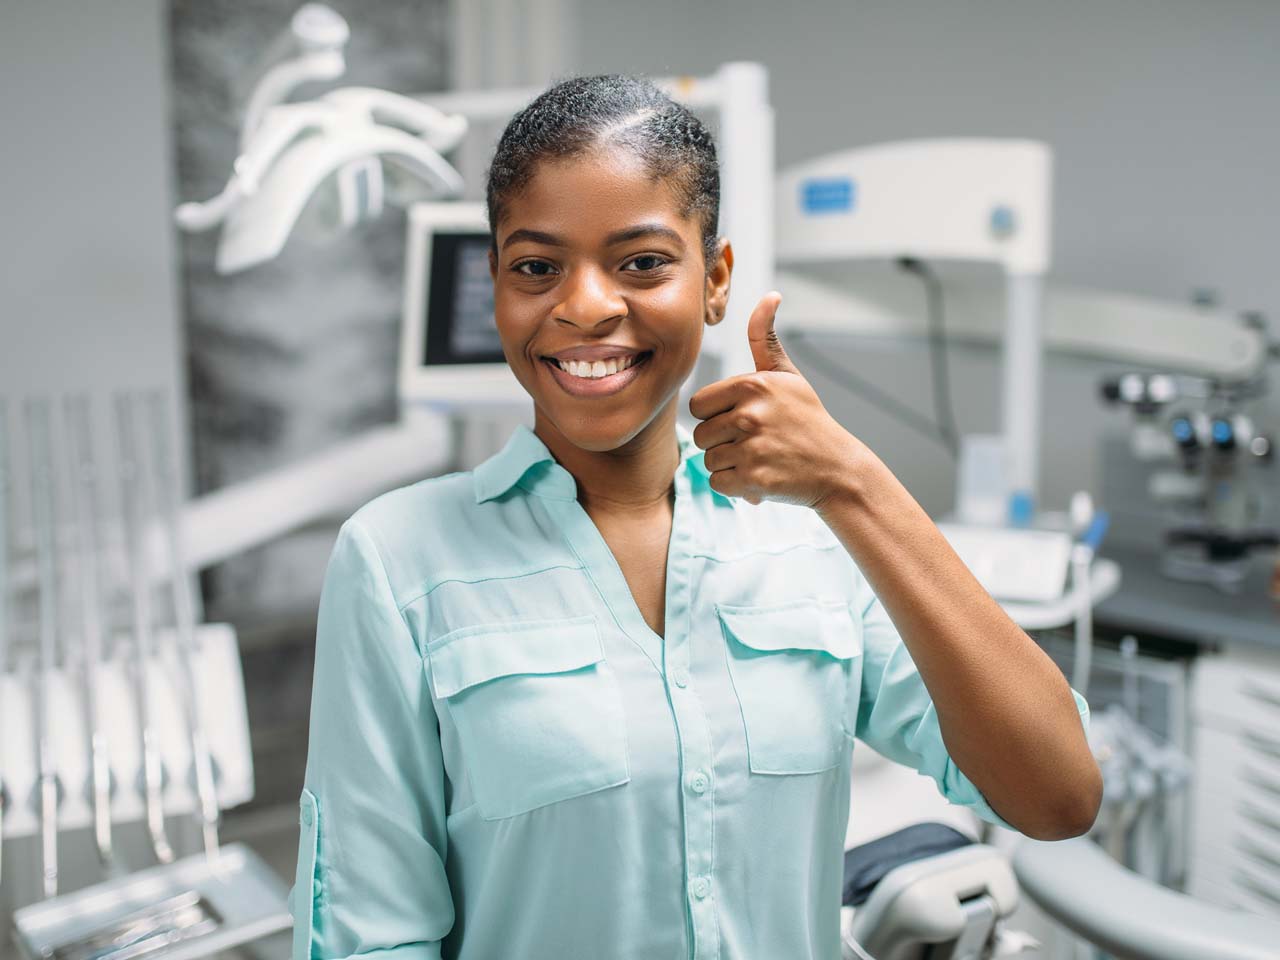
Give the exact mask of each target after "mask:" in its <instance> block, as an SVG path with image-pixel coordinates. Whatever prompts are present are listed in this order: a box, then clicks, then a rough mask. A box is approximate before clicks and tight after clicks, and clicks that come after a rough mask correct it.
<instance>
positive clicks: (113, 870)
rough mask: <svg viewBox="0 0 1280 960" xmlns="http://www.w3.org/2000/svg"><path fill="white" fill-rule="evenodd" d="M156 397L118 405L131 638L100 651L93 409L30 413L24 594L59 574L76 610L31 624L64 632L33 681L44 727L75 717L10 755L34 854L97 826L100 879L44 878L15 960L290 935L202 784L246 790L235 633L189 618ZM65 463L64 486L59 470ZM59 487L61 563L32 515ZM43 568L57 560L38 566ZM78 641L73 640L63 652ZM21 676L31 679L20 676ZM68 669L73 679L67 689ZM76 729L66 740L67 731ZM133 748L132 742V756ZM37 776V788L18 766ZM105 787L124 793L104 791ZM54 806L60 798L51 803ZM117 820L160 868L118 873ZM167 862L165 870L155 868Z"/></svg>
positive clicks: (181, 948) (136, 957)
mask: <svg viewBox="0 0 1280 960" xmlns="http://www.w3.org/2000/svg"><path fill="white" fill-rule="evenodd" d="M162 397H163V394H159V393H157V394H155V395H151V396H147V397H145V398H144V396H143V395H141V394H134V393H127V394H126V393H122V394H120V395H118V396H116V397H115V403H114V412H115V419H116V431H115V433H116V437H117V439H118V442H119V451H118V457H117V459H118V460H119V462H120V466H121V473H120V477H121V481H122V486H123V488H124V489H123V493H124V497H123V506H124V509H123V520H124V524H123V526H124V534H125V537H124V541H125V543H124V546H125V552H126V553H127V555H128V556H127V558H126V559H127V561H128V565H129V567H130V571H129V575H128V580H129V585H130V587H131V590H130V593H131V603H130V612H131V621H132V627H133V630H132V637H131V638H129V640H128V641H126V642H117V643H115V644H113V645H112V650H111V651H109V652H105V653H104V651H103V649H102V648H103V647H104V646H105V642H106V640H107V639H108V634H109V628H110V617H109V612H110V611H109V607H108V604H107V602H106V601H107V599H108V594H109V593H110V590H111V585H112V581H113V579H114V578H113V576H112V575H111V571H110V570H109V569H106V568H105V567H104V564H105V562H106V561H105V559H104V558H105V557H106V556H107V553H106V551H105V547H106V546H107V545H108V543H109V541H110V540H111V537H110V536H109V534H108V532H107V524H106V521H104V520H102V517H103V516H104V515H105V514H104V511H103V509H102V506H103V505H102V503H100V502H99V500H100V497H99V493H100V491H101V484H100V483H98V482H97V480H98V478H97V476H96V472H95V469H94V467H95V463H96V458H97V453H98V451H97V450H96V449H95V443H94V440H95V431H94V429H93V416H92V410H91V407H90V405H89V402H88V400H87V398H85V397H76V398H72V399H67V400H66V401H64V402H63V403H62V404H60V405H59V408H58V410H54V411H53V413H55V414H56V413H58V412H59V411H61V412H62V413H63V414H64V421H58V420H56V419H55V418H54V417H53V416H52V415H51V414H50V410H49V407H50V404H49V402H48V401H41V403H40V404H38V405H35V406H34V407H33V408H32V412H31V413H30V414H29V419H31V420H32V424H31V426H30V427H29V434H30V436H31V438H32V441H33V442H32V456H31V458H30V460H31V465H32V471H33V473H32V477H31V483H32V495H33V503H34V504H35V506H36V507H37V508H38V509H37V511H36V513H37V517H36V519H37V521H38V527H37V538H36V539H37V561H38V563H37V566H38V567H40V569H41V571H42V573H41V577H40V578H39V579H38V580H37V582H36V584H35V587H34V588H33V594H34V589H40V591H41V592H40V595H39V596H38V598H37V599H39V601H40V605H41V606H42V607H43V606H44V605H46V604H47V600H46V597H48V596H53V595H54V594H53V591H51V590H48V589H45V585H46V582H47V581H49V580H50V579H51V572H50V569H49V568H50V567H51V566H52V568H53V569H52V579H53V582H54V584H55V585H60V584H62V581H61V580H60V578H61V577H63V576H65V578H66V580H65V585H64V586H63V587H62V588H63V589H65V590H66V591H68V592H67V596H66V598H65V599H66V600H68V601H78V603H79V605H80V607H81V610H82V616H81V617H79V618H77V617H75V616H72V617H70V618H69V619H59V620H52V619H50V618H49V617H48V616H44V617H42V619H41V625H42V626H43V625H44V624H48V623H53V624H54V625H55V630H54V631H53V632H52V633H50V632H49V631H48V630H45V631H44V632H45V633H50V635H51V636H52V638H53V640H54V641H55V644H56V641H57V639H58V638H59V637H63V636H65V637H67V639H68V643H67V646H68V647H70V648H72V649H68V650H65V651H63V652H62V658H61V659H62V665H61V668H58V666H57V664H56V663H55V664H54V669H49V668H48V667H47V666H46V664H48V663H49V662H50V661H51V659H53V660H56V651H55V653H53V654H50V652H48V651H47V650H44V651H42V654H41V657H39V658H37V665H38V667H39V678H40V679H41V680H42V684H43V685H44V686H49V687H51V688H52V690H53V696H57V697H58V698H59V699H57V700H56V701H54V703H55V706H56V708H57V709H56V712H54V714H53V717H54V719H55V720H56V719H59V718H61V717H63V716H69V715H70V714H71V713H74V712H76V711H78V710H80V709H84V710H85V719H84V722H83V723H81V722H78V721H77V722H72V723H67V724H63V725H62V726H58V727H56V728H54V729H53V730H52V733H54V734H57V735H56V736H50V724H49V722H47V721H46V722H44V723H43V724H37V723H32V726H33V727H35V726H37V725H39V736H38V737H36V736H35V735H32V736H30V737H28V736H26V734H25V732H24V733H23V740H24V742H25V741H26V740H28V739H39V740H40V741H41V742H42V743H50V744H51V748H50V749H49V750H46V751H45V753H44V754H43V755H42V756H43V757H44V759H42V760H39V761H37V760H36V759H35V756H36V753H37V749H36V748H32V749H31V750H30V751H29V753H28V754H24V755H21V756H19V757H18V763H17V765H16V771H17V779H18V781H20V782H22V783H24V784H26V785H27V786H26V790H24V795H26V792H28V791H30V792H34V793H35V794H36V795H37V796H42V797H43V798H44V799H45V808H44V809H45V811H46V815H45V816H44V817H43V818H42V819H41V821H40V824H39V826H40V827H43V828H46V829H45V832H44V839H45V842H46V845H47V844H48V842H49V835H48V829H47V828H48V827H52V828H53V829H54V830H55V831H56V828H58V827H61V828H63V829H71V828H73V827H79V826H82V825H84V824H85V823H89V824H90V825H92V826H93V827H94V832H95V833H94V835H95V841H96V843H97V847H98V854H99V857H100V858H101V859H102V860H103V864H104V867H105V870H106V873H107V878H106V879H104V880H103V881H102V882H100V883H96V884H93V885H91V886H88V887H85V888H83V889H79V890H76V891H75V892H74V893H69V894H61V895H58V896H52V897H50V896H49V893H50V892H51V891H52V887H51V885H50V884H49V882H48V880H49V876H50V875H49V873H48V869H47V867H46V869H45V874H44V878H45V880H46V884H45V892H46V898H45V899H43V900H41V901H40V902H38V903H32V904H29V905H27V906H23V907H20V908H19V909H17V910H16V911H15V912H14V914H13V919H14V932H15V940H16V942H17V944H18V946H19V947H20V948H21V950H22V953H23V955H24V956H25V957H26V958H27V960H162V958H163V960H197V958H199V957H204V956H216V955H227V951H232V950H234V949H235V948H236V947H237V946H238V945H240V944H244V943H248V942H251V941H254V940H258V939H261V938H263V937H266V936H269V935H271V934H274V933H277V932H279V931H281V930H284V929H287V928H288V926H289V923H290V916H289V912H288V908H287V899H286V890H285V887H284V885H283V884H282V883H281V881H280V879H279V878H278V877H277V876H275V874H274V873H273V872H272V871H271V869H270V868H269V867H268V866H267V865H266V864H265V863H264V862H263V861H262V859H261V858H260V857H259V856H257V855H256V854H255V853H253V851H251V850H249V849H248V848H247V847H245V846H244V845H243V844H230V845H227V846H223V847H220V846H219V841H218V836H217V832H216V827H217V820H218V812H219V809H220V808H219V806H218V802H219V799H220V798H219V797H218V795H217V794H216V793H215V791H214V787H215V785H216V784H218V783H219V782H220V785H221V787H222V794H223V795H222V797H221V800H222V801H223V802H225V803H226V804H227V805H228V806H232V805H235V804H238V803H242V802H244V801H245V800H247V799H249V798H250V797H251V796H252V771H251V765H250V761H249V742H248V725H247V719H246V715H245V704H244V692H243V686H242V680H241V675H240V663H239V658H238V654H237V649H236V641H235V635H234V632H233V631H231V630H230V629H229V628H228V627H226V625H223V624H197V619H198V607H197V599H196V597H195V596H194V592H193V589H192V585H191V583H190V570H189V569H188V568H187V567H186V565H185V561H184V551H183V549H182V543H181V540H180V537H179V535H178V531H177V530H176V528H175V524H174V519H175V518H176V517H177V515H178V504H179V502H180V496H179V491H178V489H177V487H176V486H175V484H174V478H175V476H176V474H177V470H176V468H175V467H174V458H173V451H172V445H171V444H170V443H169V441H168V437H169V436H170V434H168V433H167V432H166V431H168V430H169V429H170V427H171V422H170V417H169V416H168V414H167V410H166V408H165V406H164V401H163V399H162ZM64 423H65V426H66V427H67V436H66V438H65V443H63V444H61V445H60V446H59V447H58V450H59V451H61V452H63V453H64V454H65V455H64V456H63V457H57V458H54V457H52V456H51V455H50V453H49V450H50V448H51V446H52V444H51V443H50V442H49V438H50V436H51V435H53V436H57V435H58V434H57V431H56V430H53V431H51V430H50V426H51V425H52V427H55V428H56V427H58V426H61V425H63V424H64ZM147 434H150V435H149V436H148V435H147ZM42 451H43V452H42ZM64 465H65V467H66V468H67V472H66V474H65V475H64V474H63V473H61V472H59V470H60V469H61V468H62V467H63V466H64ZM64 488H65V489H67V490H69V491H70V492H71V493H72V494H73V497H72V503H73V509H72V510H70V511H68V513H69V514H70V517H69V518H62V517H61V516H59V519H60V520H62V519H70V520H72V521H74V523H73V524H71V525H70V529H69V530H68V531H67V534H68V535H67V536H65V537H59V538H58V539H57V543H63V542H65V543H67V544H69V545H70V546H72V547H74V548H75V550H76V553H77V557H78V560H79V562H76V563H64V564H58V563H57V562H56V553H55V552H54V550H53V549H52V548H53V546H55V543H54V538H53V537H52V536H49V535H48V534H47V533H46V531H51V529H52V523H51V522H49V523H46V522H44V521H45V520H46V519H50V518H51V517H52V515H53V513H54V512H55V511H54V509H53V506H52V505H53V502H54V499H55V495H56V494H57V493H58V491H60V490H62V489H64ZM41 489H43V490H44V497H45V499H46V500H47V503H45V505H44V506H41V499H40V497H39V496H38V491H39V490H41ZM57 512H58V513H59V514H60V513H61V511H57ZM153 528H155V529H153ZM159 534H165V535H166V536H165V537H160V536H159ZM162 539H167V540H168V542H169V544H170V547H169V551H168V558H169V560H170V561H171V565H172V567H173V576H174V580H175V582H174V584H173V590H174V597H173V601H174V620H175V621H176V628H175V629H173V630H170V629H159V628H158V623H157V622H153V616H152V606H151V599H152V598H151V595H150V590H151V589H152V587H153V582H154V580H157V579H158V580H163V579H164V576H165V575H166V574H165V573H164V572H163V571H162V565H163V561H162V560H161V559H159V557H160V553H159V552H158V549H157V550H152V549H151V548H150V547H149V546H148V545H149V544H151V542H152V541H153V540H156V541H157V542H159V541H160V540H162ZM45 541H48V542H47V543H46V542H45ZM50 557H52V558H55V560H54V562H53V563H52V564H51V563H50V562H49V560H48V559H47V558H50ZM77 578H78V579H79V581H80V582H79V583H76V582H75V581H76V580H77ZM157 613H162V611H160V610H157ZM77 620H79V621H82V622H80V623H79V624H78V626H79V627H80V628H81V629H79V630H70V629H66V626H67V625H71V624H74V623H75V621H77ZM42 636H43V634H42ZM76 636H78V640H77V641H76V642H74V643H71V642H70V640H71V638H72V637H76ZM47 646H48V645H47V644H46V647H47ZM32 659H33V658H31V657H29V656H28V657H26V658H25V661H24V662H25V663H27V664H30V663H31V662H32ZM81 661H82V662H81ZM175 665H176V668H177V672H176V673H175V671H174V669H173V667H175ZM25 669H26V670H27V671H28V672H30V670H31V668H30V666H27V667H26V668H25ZM73 670H75V671H76V672H77V673H78V677H75V678H73V676H72V671H73ZM170 677H173V682H172V683H171V682H170ZM9 679H12V678H6V680H9ZM77 680H78V681H79V682H77ZM33 686H39V685H35V684H32V683H31V682H24V683H18V684H17V685H16V686H11V687H9V688H8V689H9V690H11V691H16V693H17V697H16V698H15V699H16V700H17V701H18V703H17V713H16V716H17V717H18V718H19V719H20V720H21V718H22V717H23V716H24V714H30V715H31V716H33V717H35V716H36V714H37V711H38V710H44V711H45V713H46V714H47V713H48V709H47V706H48V704H49V703H50V700H51V695H50V694H49V693H42V694H40V696H39V702H38V703H33V702H32V699H33V697H32V696H31V695H27V694H26V693H25V691H26V690H28V689H29V688H32V687H33ZM68 697H70V700H68ZM80 701H83V702H80ZM208 704H217V708H218V714H217V716H218V717H219V722H218V723H217V724H216V725H214V724H211V723H210V722H209V720H210V717H209V715H208V714H206V713H203V712H202V711H201V707H202V705H208ZM0 706H8V704H3V703H0ZM10 716H14V714H10ZM24 723H25V721H23V722H22V723H19V726H23V724H24ZM23 729H24V731H25V729H26V728H25V726H23ZM108 729H110V730H111V731H112V732H113V735H112V738H111V745H113V746H115V747H116V749H115V750H110V751H109V750H107V749H106V747H107V743H106V731H107V730H108ZM72 731H74V735H72V736H68V733H69V732H72ZM135 740H136V741H139V744H138V746H140V748H141V751H140V752H141V756H140V757H139V756H138V755H137V753H138V748H137V747H135V746H134V741H135ZM162 748H163V750H164V751H165V752H164V762H163V764H162V763H161V749H162ZM50 751H51V753H52V756H51V753H50ZM85 759H88V761H89V762H88V763H87V764H86V763H85V762H84V760H85ZM135 760H136V763H135ZM110 763H116V764H119V765H120V766H119V769H120V770H121V771H122V773H123V775H122V776H119V777H117V776H114V775H113V774H112V772H111V770H110V766H109V765H110ZM131 764H133V765H132V766H131ZM36 766H38V767H39V772H40V776H39V777H36V776H34V775H32V774H31V773H30V771H31V769H32V768H33V767H36ZM139 767H140V768H141V770H140V772H138V775H137V776H136V778H135V776H134V772H135V771H138V770H139ZM166 769H167V770H168V771H169V772H170V773H177V772H178V771H183V772H184V773H185V771H187V770H191V771H192V772H193V776H192V777H190V778H188V777H186V776H182V777H179V778H178V780H175V781H173V782H171V783H169V784H168V785H167V789H166V784H165V783H164V774H165V771H166ZM51 772H56V773H60V774H62V777H63V779H65V780H66V782H67V783H69V784H72V783H73V784H75V785H76V788H75V792H74V794H71V793H69V794H67V795H66V796H65V798H64V796H63V795H62V794H61V793H60V790H61V783H60V782H58V780H57V779H54V780H53V785H54V787H55V790H53V791H50V789H49V783H50V776H49V774H50V773H51ZM219 775H221V779H220V781H219ZM135 779H136V780H137V781H138V782H137V783H135V782H134V781H135ZM179 780H180V781H181V782H178V781H179ZM188 781H190V782H188ZM82 783H86V784H91V786H92V790H91V791H90V792H89V793H88V795H87V797H86V798H84V799H82V798H81V796H80V793H81V790H80V789H79V785H80V784H82ZM116 786H119V787H121V788H122V789H121V790H119V791H118V793H119V794H120V795H119V796H115V797H113V793H112V791H113V788H114V787H116ZM162 793H167V794H168V799H169V800H170V805H171V810H170V812H171V813H173V812H181V813H184V814H185V812H186V811H187V809H188V806H189V808H190V809H191V810H192V811H193V813H194V815H195V817H196V818H197V820H198V822H199V823H200V824H201V827H202V831H203V835H204V849H203V850H201V851H200V852H197V853H193V854H191V855H189V856H185V857H182V858H181V859H177V858H175V856H174V854H175V851H174V849H173V847H172V846H171V845H170V844H169V841H168V838H167V836H166V835H165V833H164V826H165V824H164V810H163V808H162V800H163V799H164V797H163V796H162ZM51 796H52V797H53V798H54V799H55V800H56V801H57V803H56V804H55V805H54V812H55V813H57V814H58V815H59V819H58V820H57V821H55V820H54V818H53V817H51V816H49V815H48V810H49V807H50V804H49V802H48V800H49V798H50V797H51ZM63 799H68V800H72V801H74V802H70V803H65V804H64V803H63V802H62V801H63ZM86 800H87V801H88V802H86ZM113 808H114V809H113ZM24 812H25V811H24ZM68 812H70V816H68V815H67V813H68ZM113 813H115V814H116V815H117V816H120V817H121V818H123V819H127V820H136V819H139V818H145V819H146V821H147V825H148V831H149V833H150V837H151V841H152V846H153V848H155V849H156V856H157V858H159V859H161V861H162V862H161V863H160V864H159V865H157V866H152V867H148V868H146V869H143V870H139V871H136V872H125V867H124V865H122V864H121V862H120V858H118V857H116V856H113V849H112V826H113V823H112V814H113ZM27 819H28V820H30V819H31V817H30V816H29V815H28V817H27ZM19 820H20V821H21V820H22V818H21V817H19ZM31 827H32V825H30V824H26V823H22V822H19V824H18V831H17V832H18V833H19V834H22V833H24V832H26V833H30V832H32V828H31ZM24 828H25V829H24ZM54 837H56V832H55V833H54ZM166 856H167V857H168V858H169V860H170V861H171V862H165V857H166ZM44 864H46V865H48V864H56V848H54V849H52V850H51V851H50V852H47V853H46V854H45V857H44ZM54 879H55V880H56V875H55V876H54Z"/></svg>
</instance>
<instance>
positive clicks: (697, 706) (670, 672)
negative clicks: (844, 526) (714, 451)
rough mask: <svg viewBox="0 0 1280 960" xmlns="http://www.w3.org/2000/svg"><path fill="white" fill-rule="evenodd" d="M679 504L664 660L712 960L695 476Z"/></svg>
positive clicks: (685, 483)
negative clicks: (693, 634) (696, 654)
mask: <svg viewBox="0 0 1280 960" xmlns="http://www.w3.org/2000/svg"><path fill="white" fill-rule="evenodd" d="M675 485H676V504H675V514H674V518H673V522H672V531H671V539H672V549H671V552H670V557H671V569H669V570H668V571H667V584H668V597H667V618H666V637H665V638H664V640H663V645H664V649H663V658H664V663H665V666H666V670H667V676H668V678H669V681H670V683H669V685H668V689H669V690H671V691H672V695H671V698H670V702H671V708H672V711H673V712H674V714H675V722H676V730H677V734H678V736H679V738H680V758H681V775H682V781H683V783H684V785H685V788H686V789H685V791H684V793H683V802H682V804H681V812H682V815H683V821H684V835H685V869H686V871H687V875H686V885H687V886H686V889H687V891H688V899H687V903H688V909H689V914H690V920H691V921H692V924H691V926H692V931H693V942H692V944H691V951H690V958H691V960H711V958H714V957H717V956H718V955H719V952H720V931H719V923H718V920H717V918H716V914H715V901H714V899H713V898H711V897H710V893H711V879H710V877H711V874H712V863H713V859H714V850H713V838H714V813H715V789H714V784H713V782H712V777H711V775H710V771H711V769H712V757H713V753H712V749H711V730H710V726H709V724H708V721H707V716H706V711H705V710H704V708H703V705H702V702H701V700H700V699H699V697H698V695H697V693H696V691H695V688H694V687H692V686H691V678H690V674H689V664H690V649H689V643H690V636H689V634H690V622H691V609H690V608H691V603H692V564H693V555H694V552H695V551H694V543H693V537H694V530H693V520H692V517H691V516H690V513H691V511H692V510H693V507H694V504H693V503H692V502H691V499H690V487H689V477H688V474H687V472H686V471H685V470H683V469H682V470H680V471H678V472H677V474H676V478H675Z"/></svg>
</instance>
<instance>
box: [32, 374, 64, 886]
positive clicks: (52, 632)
mask: <svg viewBox="0 0 1280 960" xmlns="http://www.w3.org/2000/svg"><path fill="white" fill-rule="evenodd" d="M25 412H26V426H27V449H28V451H29V455H30V464H29V467H30V469H29V471H28V474H29V477H30V480H31V513H32V516H33V518H34V521H35V543H36V568H37V571H38V607H39V623H40V627H39V636H40V654H39V658H40V679H39V682H38V683H37V684H36V723H35V728H36V757H37V762H38V764H39V773H40V785H39V797H40V859H41V880H42V883H43V892H44V895H45V897H52V896H55V895H56V894H57V892H58V779H57V773H56V771H55V769H54V756H53V742H52V736H51V730H50V724H49V716H50V712H51V710H52V702H51V701H52V697H53V675H54V670H55V669H57V649H56V646H57V622H56V620H55V618H56V616H57V612H58V596H57V570H56V565H57V561H56V557H55V554H54V533H53V490H52V479H53V478H52V471H51V469H50V449H49V448H50V441H49V402H48V401H47V400H35V399H30V400H28V401H27V403H26V411H25Z"/></svg>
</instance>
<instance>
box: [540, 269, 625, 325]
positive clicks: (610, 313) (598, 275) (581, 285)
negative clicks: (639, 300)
mask: <svg viewBox="0 0 1280 960" xmlns="http://www.w3.org/2000/svg"><path fill="white" fill-rule="evenodd" d="M560 289H561V291H562V294H563V296H562V299H561V300H560V302H559V303H558V304H556V306H555V308H554V310H553V316H554V317H555V318H556V319H557V320H561V321H564V322H566V323H571V324H573V325H574V326H576V327H581V328H583V329H592V328H594V327H597V326H599V325H600V324H602V323H605V322H607V321H609V320H615V319H618V318H620V317H624V316H626V313H627V302H626V300H624V299H623V297H622V295H621V292H620V291H619V290H618V287H617V285H616V284H614V283H613V282H612V278H611V277H610V275H609V272H608V271H607V270H603V269H601V268H600V267H598V266H595V265H586V266H582V267H578V268H577V269H574V270H572V271H570V273H569V275H568V276H567V277H566V278H565V280H564V281H563V282H562V283H561V285H560Z"/></svg>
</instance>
